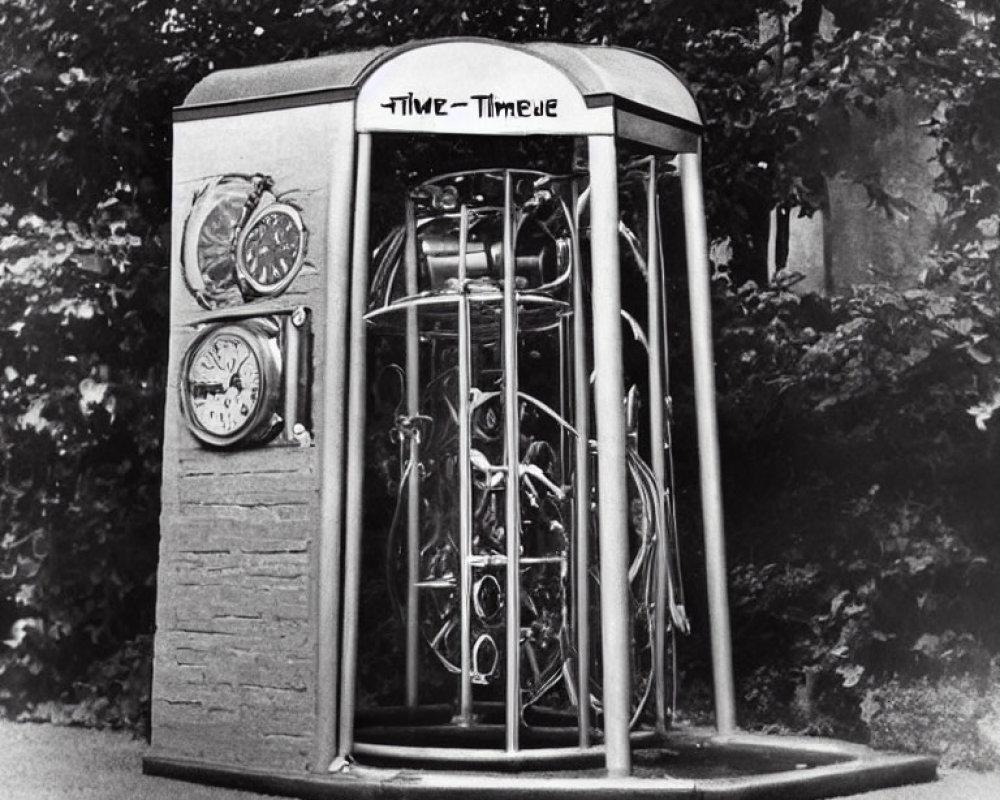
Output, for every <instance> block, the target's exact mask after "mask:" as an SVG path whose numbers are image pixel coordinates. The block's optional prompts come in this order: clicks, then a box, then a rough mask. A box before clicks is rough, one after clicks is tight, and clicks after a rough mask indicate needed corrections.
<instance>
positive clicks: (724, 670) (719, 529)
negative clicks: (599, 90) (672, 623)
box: [678, 152, 736, 734]
mask: <svg viewBox="0 0 1000 800" xmlns="http://www.w3.org/2000/svg"><path fill="white" fill-rule="evenodd" d="M678 161H679V165H680V175H681V193H682V196H683V206H684V230H685V237H684V238H685V240H686V243H687V265H688V294H689V302H690V305H691V349H692V356H693V358H694V394H695V408H696V410H697V414H698V453H699V462H700V465H701V506H702V518H703V524H704V537H705V572H706V575H707V579H708V613H709V622H710V624H711V641H712V679H713V684H714V688H715V725H716V728H718V731H719V733H723V734H725V733H731V732H733V731H734V730H735V729H736V691H735V689H734V684H733V658H732V643H731V639H730V630H729V597H728V590H727V587H726V543H725V538H724V534H723V518H722V480H721V477H720V468H719V431H718V421H717V419H716V416H715V373H714V369H715V361H714V358H713V355H712V293H711V277H710V274H709V265H708V235H707V233H706V230H705V208H704V201H703V198H702V188H701V154H700V152H698V153H682V154H680V156H679V157H678Z"/></svg>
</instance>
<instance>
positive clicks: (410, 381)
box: [403, 197, 420, 708]
mask: <svg viewBox="0 0 1000 800" xmlns="http://www.w3.org/2000/svg"><path fill="white" fill-rule="evenodd" d="M403 259H404V262H405V267H406V294H407V296H408V297H413V296H415V295H416V294H418V293H419V291H420V286H419V282H418V279H417V218H416V210H415V209H414V206H413V200H412V199H411V198H409V197H407V198H406V249H405V251H404V254H403ZM406 413H407V415H408V416H409V417H410V419H411V420H413V419H415V418H416V416H417V414H419V413H420V330H419V320H418V319H417V309H416V308H415V307H410V308H407V309H406ZM409 446H410V450H409V454H408V457H409V462H410V471H409V483H408V484H407V488H406V491H407V495H406V675H405V681H406V705H407V706H408V707H409V708H414V707H416V705H417V702H418V700H419V689H418V683H419V679H420V589H419V587H418V586H417V582H418V581H419V580H420V574H419V573H420V438H419V437H418V436H416V435H413V436H410V440H409Z"/></svg>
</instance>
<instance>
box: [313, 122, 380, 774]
mask: <svg viewBox="0 0 1000 800" xmlns="http://www.w3.org/2000/svg"><path fill="white" fill-rule="evenodd" d="M348 124H349V125H351V123H348ZM332 162H333V166H332V169H331V173H330V178H329V183H330V187H331V192H330V199H329V208H328V212H327V219H326V232H327V233H326V241H327V248H328V249H327V264H329V265H330V267H331V268H330V269H327V271H326V273H327V274H326V295H325V298H324V301H325V302H324V306H325V314H326V318H325V321H324V335H323V364H324V368H325V370H326V380H325V382H324V389H325V391H324V392H323V394H322V397H321V398H320V414H319V417H320V425H321V427H320V429H319V437H318V438H319V442H318V444H319V473H320V476H321V482H320V490H319V518H320V523H319V530H318V531H317V543H316V560H317V565H316V570H317V571H316V594H317V598H316V600H317V603H316V605H317V609H316V614H317V620H318V624H317V628H316V741H315V745H314V750H313V766H312V768H313V769H314V770H316V771H322V770H325V769H326V768H327V767H328V766H329V764H330V762H331V761H332V760H333V757H334V755H335V754H336V750H337V716H336V715H337V682H338V680H339V669H338V665H339V660H338V656H339V646H338V645H339V640H340V590H341V572H340V553H341V536H342V535H343V527H342V524H341V517H342V514H343V511H344V379H345V377H346V375H347V362H346V361H345V360H344V359H343V358H340V357H339V354H340V353H343V352H344V344H345V338H346V335H347V327H346V325H345V324H344V320H345V319H346V318H347V308H348V302H347V299H348V289H347V282H346V281H345V280H344V279H343V277H342V276H341V275H340V274H339V272H340V271H339V270H338V269H334V268H333V267H340V266H341V265H344V264H347V263H348V262H349V260H350V257H351V252H350V247H349V245H350V239H349V238H348V237H347V236H344V235H343V229H344V227H345V226H346V224H349V221H350V208H351V197H352V192H353V189H354V182H353V181H352V180H351V179H350V176H349V174H348V175H345V174H344V173H345V172H348V173H349V172H351V171H353V170H354V136H353V133H352V134H351V135H349V136H345V137H344V138H343V144H342V146H341V150H340V152H339V153H338V154H337V157H336V158H333V159H332ZM336 189H339V191H338V192H337V193H336V194H334V191H335V190H336ZM363 202H364V203H365V205H367V204H368V198H367V197H365V198H364V200H363Z"/></svg>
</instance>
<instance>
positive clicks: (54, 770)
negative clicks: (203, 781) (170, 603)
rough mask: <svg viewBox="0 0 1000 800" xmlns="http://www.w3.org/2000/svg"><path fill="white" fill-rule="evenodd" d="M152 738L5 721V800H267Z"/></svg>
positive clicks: (996, 790) (973, 777) (918, 797)
mask: <svg viewBox="0 0 1000 800" xmlns="http://www.w3.org/2000/svg"><path fill="white" fill-rule="evenodd" d="M145 750H146V745H145V743H143V742H141V741H136V740H135V739H133V738H131V737H130V736H128V735H126V734H120V733H108V732H101V731H92V730H86V729H83V728H61V727H57V726H54V725H27V724H26V725H17V724H14V723H10V722H0V798H3V800H265V798H267V797H268V795H260V794H251V793H249V792H236V791H230V790H227V789H215V788H211V787H208V786H198V785H196V784H190V783H182V782H177V781H170V780H166V779H164V778H150V777H147V776H145V775H143V774H142V767H141V761H142V755H143V753H144V752H145ZM853 797H854V798H856V800H1000V773H989V774H977V773H972V772H946V773H944V774H943V775H942V777H941V779H940V780H939V781H937V783H933V784H923V785H920V786H908V787H901V788H898V789H886V790H882V791H878V792H868V793H865V794H859V795H854V796H853Z"/></svg>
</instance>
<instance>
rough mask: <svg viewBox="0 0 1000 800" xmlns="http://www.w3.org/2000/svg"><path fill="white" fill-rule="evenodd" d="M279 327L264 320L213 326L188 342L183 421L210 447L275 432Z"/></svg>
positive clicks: (232, 444)
mask: <svg viewBox="0 0 1000 800" xmlns="http://www.w3.org/2000/svg"><path fill="white" fill-rule="evenodd" d="M280 331H281V327H280V325H279V324H277V322H275V321H274V320H272V319H270V318H258V319H248V320H240V321H235V322H228V323H222V324H216V325H213V326H211V327H209V328H207V329H206V330H204V331H203V332H201V333H200V334H199V335H198V336H197V338H195V340H194V341H193V342H192V343H191V346H190V347H189V348H188V351H187V354H186V355H185V357H184V360H183V364H182V371H181V406H182V410H183V413H184V418H185V420H186V422H187V424H188V427H189V428H190V430H191V433H193V434H194V435H195V437H197V438H198V439H199V440H200V441H202V442H203V443H205V444H207V445H211V446H214V447H235V446H238V445H247V444H254V443H260V442H264V441H266V440H268V439H270V438H271V437H273V436H274V435H275V434H276V433H277V432H278V431H279V430H280V428H281V424H282V418H281V415H280V414H279V410H280V403H281V392H282V378H283V370H284V364H283V361H284V359H283V354H282V350H281V345H280V341H279V336H280Z"/></svg>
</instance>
